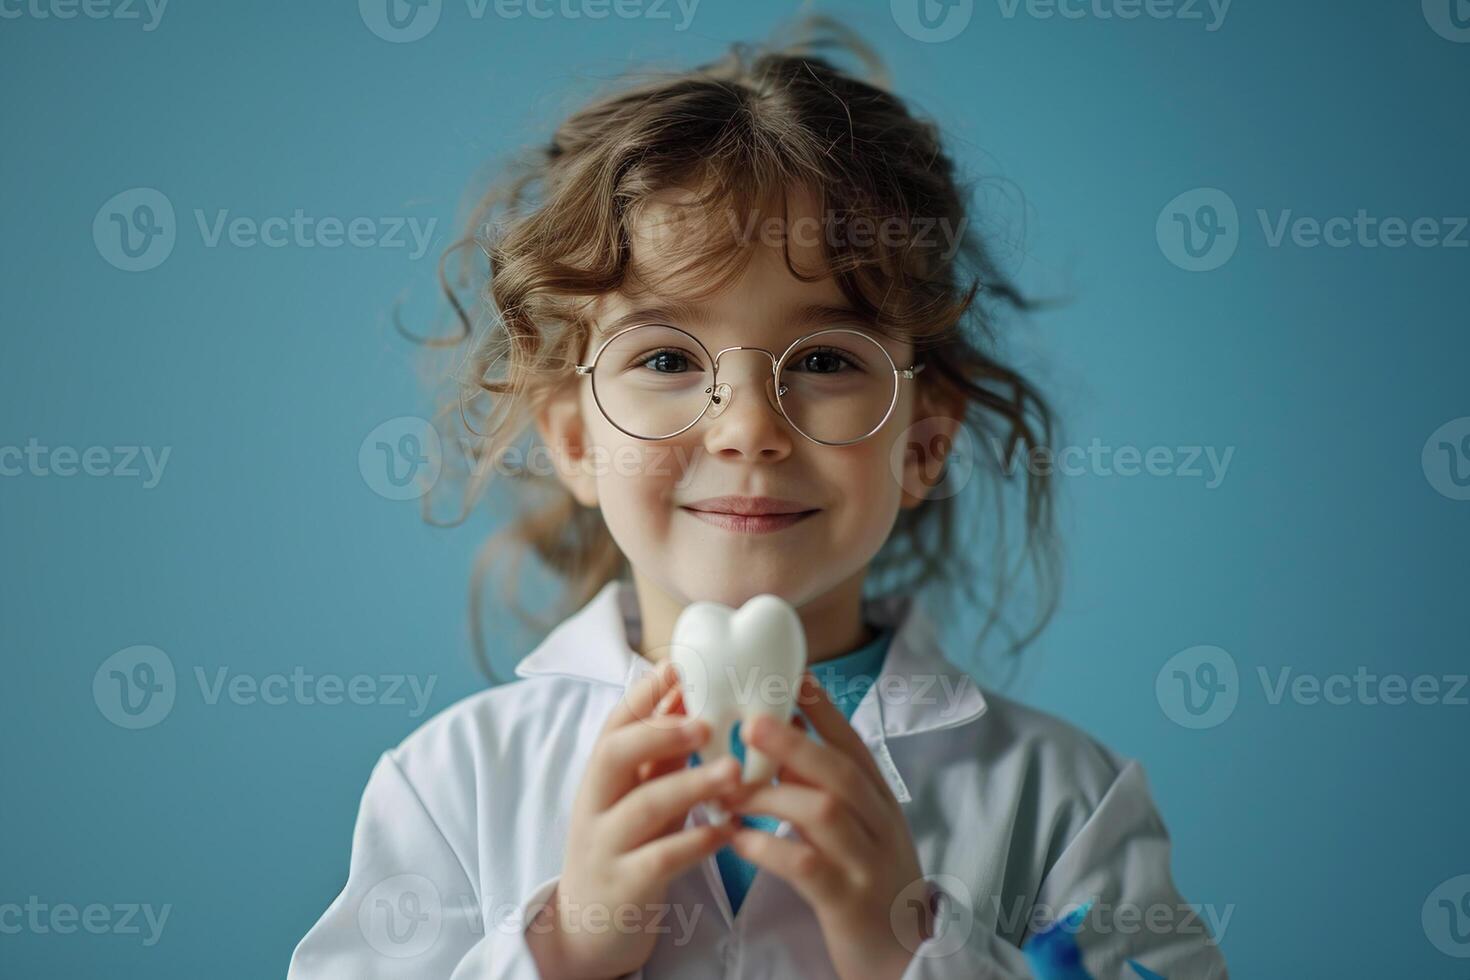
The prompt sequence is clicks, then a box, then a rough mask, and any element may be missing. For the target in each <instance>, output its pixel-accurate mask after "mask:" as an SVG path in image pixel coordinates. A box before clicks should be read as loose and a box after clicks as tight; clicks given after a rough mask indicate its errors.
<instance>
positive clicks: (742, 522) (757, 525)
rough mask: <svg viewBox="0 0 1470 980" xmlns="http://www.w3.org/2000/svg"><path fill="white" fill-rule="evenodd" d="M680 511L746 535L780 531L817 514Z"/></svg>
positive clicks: (707, 522) (682, 508)
mask: <svg viewBox="0 0 1470 980" xmlns="http://www.w3.org/2000/svg"><path fill="white" fill-rule="evenodd" d="M680 510H682V511H684V512H685V513H686V514H689V515H691V516H693V517H697V518H699V519H700V520H701V521H704V522H705V523H706V524H713V525H714V526H715V527H722V528H724V529H725V530H727V531H744V532H745V533H747V534H769V533H770V532H772V531H782V530H785V529H786V528H788V527H791V526H792V525H795V524H799V523H801V522H802V521H804V520H806V519H807V518H808V517H811V516H812V515H813V514H816V513H817V511H815V510H804V511H801V512H799V513H795V514H727V513H722V512H720V511H711V510H694V509H693V508H690V507H681V508H680Z"/></svg>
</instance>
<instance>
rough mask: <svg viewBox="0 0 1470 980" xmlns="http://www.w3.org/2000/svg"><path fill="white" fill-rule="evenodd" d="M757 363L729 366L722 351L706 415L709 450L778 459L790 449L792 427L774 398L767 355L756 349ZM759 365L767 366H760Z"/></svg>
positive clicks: (727, 356) (706, 437) (773, 385)
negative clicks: (737, 368)
mask: <svg viewBox="0 0 1470 980" xmlns="http://www.w3.org/2000/svg"><path fill="white" fill-rule="evenodd" d="M754 353H756V354H758V355H760V359H761V361H762V363H761V364H754V363H752V364H750V365H749V366H748V369H747V370H744V371H735V370H732V368H733V367H734V365H733V364H727V362H728V360H729V357H730V355H729V354H726V355H725V358H723V359H722V360H721V363H720V382H719V384H718V385H716V386H715V391H714V399H715V401H714V402H713V404H711V405H710V407H709V413H708V414H707V415H706V421H708V423H709V425H708V428H707V429H706V430H705V446H706V448H708V449H709V450H710V451H711V452H716V453H736V454H739V455H742V456H752V457H756V458H761V459H767V460H770V459H782V458H784V457H785V456H787V455H789V454H790V452H791V442H792V435H793V433H792V431H791V427H790V425H789V423H787V421H786V417H785V416H784V415H782V414H781V406H780V403H779V402H778V401H777V400H776V389H775V380H774V379H773V378H772V377H771V373H770V371H769V370H768V368H769V365H770V358H769V357H768V356H766V355H765V354H763V353H761V352H760V351H755V352H754ZM763 368H767V369H765V370H763Z"/></svg>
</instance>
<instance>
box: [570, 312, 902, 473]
mask: <svg viewBox="0 0 1470 980" xmlns="http://www.w3.org/2000/svg"><path fill="white" fill-rule="evenodd" d="M644 327H664V328H666V329H668V330H673V331H675V332H677V333H681V334H683V335H684V336H686V337H688V338H689V339H690V340H692V341H694V345H695V346H696V347H698V348H699V349H700V350H702V351H703V352H704V354H705V356H706V357H708V358H709V359H710V363H711V365H712V366H711V367H710V386H709V387H708V388H706V389H705V392H704V393H705V394H706V395H708V396H709V397H708V398H707V399H706V400H705V403H704V408H703V409H701V410H700V412H699V414H698V415H697V416H695V417H694V421H692V422H690V423H689V424H688V425H686V426H684V427H683V428H682V429H677V430H675V431H673V432H670V433H669V434H668V435H666V436H640V435H638V434H637V433H636V432H629V431H628V430H627V429H625V428H623V427H622V426H621V425H618V423H616V422H614V421H613V419H612V416H611V415H608V414H607V409H606V408H604V407H603V405H602V399H601V398H599V397H598V395H597V382H596V381H595V380H593V382H592V400H593V402H595V403H596V405H597V410H598V411H599V412H601V413H602V417H603V418H605V419H607V422H608V424H609V425H611V426H612V427H613V428H614V429H617V430H618V431H619V432H621V433H623V434H624V435H626V436H630V437H631V438H634V439H639V440H642V441H644V442H661V441H663V440H664V439H672V438H674V436H677V435H681V434H682V433H685V432H688V431H689V430H690V429H692V428H694V427H695V426H696V425H698V424H699V422H700V420H701V419H703V418H704V417H705V415H706V414H708V413H709V409H710V406H711V405H715V404H718V403H719V395H717V394H716V393H715V392H716V391H718V390H719V387H720V358H721V357H722V356H723V355H725V354H728V353H729V352H730V351H736V350H758V351H760V352H761V353H762V354H764V355H766V356H767V357H769V358H770V359H771V384H772V385H773V386H774V389H775V392H776V408H777V409H778V410H779V411H780V412H781V417H782V418H784V419H785V420H786V422H787V424H788V425H790V426H791V428H792V429H794V430H795V431H797V432H799V433H801V435H803V436H805V437H806V438H807V439H809V440H811V441H812V442H814V443H816V444H817V445H819V446H833V447H840V446H851V445H855V444H856V443H859V442H862V441H864V440H865V439H870V438H872V437H873V436H874V435H875V434H876V433H877V432H878V431H879V430H880V429H882V428H883V426H885V425H887V424H888V419H889V418H890V417H892V415H893V409H894V407H895V406H896V405H897V404H898V383H899V381H900V380H903V381H912V380H914V378H915V377H916V376H917V375H918V373H919V372H920V371H922V370H924V368H925V367H926V366H927V365H926V364H925V363H924V362H922V361H915V362H914V363H913V364H911V365H909V366H908V367H906V368H901V367H899V366H898V365H897V364H895V363H893V355H892V354H890V353H888V348H886V347H884V346H883V345H882V344H880V343H878V341H877V339H876V338H874V337H873V336H872V334H870V333H867V332H866V331H863V330H856V329H854V328H852V327H824V328H822V329H821V330H814V331H812V332H811V333H809V334H805V335H804V336H801V337H798V338H796V339H795V340H793V341H792V342H791V345H790V346H788V347H787V348H786V349H785V350H784V351H782V352H781V356H780V358H777V357H776V355H775V354H773V353H771V352H770V351H769V350H767V349H766V348H764V347H745V346H738V347H726V348H724V349H722V350H719V351H717V352H715V353H714V354H713V355H711V354H710V352H709V348H708V347H706V346H704V344H703V342H701V341H700V339H699V338H698V337H696V336H694V334H692V333H690V332H689V331H688V330H685V329H683V328H681V327H676V326H674V325H673V324H672V323H659V322H657V321H650V322H648V323H635V324H633V325H632V326H630V327H624V328H623V329H622V330H619V331H618V332H617V333H615V334H613V335H612V336H611V337H608V338H607V339H606V340H604V341H603V342H602V343H601V345H599V346H598V348H597V351H596V353H594V354H593V355H592V361H591V363H588V364H577V365H574V367H575V368H576V373H577V375H579V376H582V375H585V376H587V377H588V378H591V377H592V372H593V370H594V369H595V368H596V367H597V362H598V360H599V359H600V358H601V357H602V352H603V351H605V350H607V348H608V345H609V344H611V343H612V342H613V341H615V340H617V339H618V338H619V337H621V336H622V335H623V334H625V333H628V332H630V331H633V330H641V329H643V328H644ZM829 333H850V334H856V335H857V336H859V337H863V338H865V339H867V340H870V341H872V342H873V346H874V347H877V348H878V349H879V350H880V351H882V352H883V357H884V358H885V359H886V360H887V361H888V366H889V367H890V368H892V369H893V397H892V398H890V399H889V400H888V409H887V410H886V411H885V412H884V413H883V418H882V419H881V420H880V421H879V422H878V424H877V425H875V426H873V428H871V429H869V430H868V431H867V432H866V433H864V434H863V435H860V436H858V437H857V438H856V439H847V440H844V441H842V442H826V441H824V440H821V439H818V438H816V437H815V436H813V435H811V434H810V433H808V432H806V431H805V430H804V429H802V427H801V426H799V425H797V424H796V422H795V421H793V420H792V418H791V416H790V415H788V414H787V412H786V406H785V405H784V404H783V403H782V402H781V395H782V393H783V391H784V389H785V387H786V386H785V385H783V384H781V365H782V364H784V363H785V362H786V358H788V357H790V356H791V352H792V351H794V350H796V348H797V347H798V346H799V345H801V344H804V343H806V342H807V341H809V340H811V339H812V338H813V337H820V336H822V335H824V334H829ZM732 390H733V389H732Z"/></svg>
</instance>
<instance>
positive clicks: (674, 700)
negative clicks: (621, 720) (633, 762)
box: [638, 684, 689, 783]
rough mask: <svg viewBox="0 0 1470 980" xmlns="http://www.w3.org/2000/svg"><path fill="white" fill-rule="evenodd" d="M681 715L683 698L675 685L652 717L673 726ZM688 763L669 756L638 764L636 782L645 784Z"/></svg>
mask: <svg viewBox="0 0 1470 980" xmlns="http://www.w3.org/2000/svg"><path fill="white" fill-rule="evenodd" d="M683 714H684V701H683V696H682V694H681V692H680V690H679V685H678V684H675V685H674V686H672V687H670V688H669V690H668V692H667V693H666V694H664V697H663V700H662V701H660V702H659V703H658V707H656V708H654V709H653V717H654V718H656V719H660V720H662V719H667V720H668V722H669V724H674V723H675V721H676V719H678V720H682V716H683ZM688 762H689V760H688V759H687V758H678V757H674V756H670V757H669V758H667V759H661V760H650V761H647V762H642V763H639V765H638V781H639V782H640V783H646V782H648V781H649V780H650V779H657V778H658V777H659V776H663V775H666V774H667V773H671V772H675V771H677V770H679V769H682V768H684V766H686V765H687V764H688Z"/></svg>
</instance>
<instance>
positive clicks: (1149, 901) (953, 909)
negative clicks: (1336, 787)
mask: <svg viewBox="0 0 1470 980" xmlns="http://www.w3.org/2000/svg"><path fill="white" fill-rule="evenodd" d="M939 891H940V892H941V896H940V899H939V906H938V916H939V921H940V923H941V925H940V928H939V930H938V935H936V936H935V937H933V938H930V939H928V940H925V941H924V942H923V943H921V944H920V945H919V947H918V949H917V950H916V952H915V956H914V958H913V960H912V961H911V962H910V963H909V969H908V970H907V972H905V973H904V977H903V980H941V978H953V977H977V978H981V980H1022V978H1035V977H1037V974H1035V973H1033V972H1032V970H1031V968H1030V966H1029V965H1028V961H1027V959H1026V957H1025V956H1024V955H1023V954H1022V952H1021V950H1020V949H1018V948H1017V947H1015V946H1013V945H1011V944H1010V943H1008V942H1006V941H1005V940H1004V939H1002V938H1001V937H1000V936H997V935H996V934H995V933H994V932H993V931H991V930H990V929H986V928H983V927H982V926H981V925H980V923H979V922H977V921H975V920H974V918H973V912H972V911H971V910H972V909H973V905H969V904H968V903H969V902H970V901H973V900H974V898H975V896H968V895H960V896H957V895H954V894H952V893H951V891H950V890H949V889H945V888H943V887H940V888H939ZM1089 901H1090V902H1091V903H1092V906H1091V910H1090V911H1089V912H1088V914H1087V916H1086V918H1085V920H1084V921H1083V923H1082V924H1081V926H1080V927H1079V928H1078V929H1077V930H1076V936H1075V938H1076V942H1077V945H1078V947H1079V948H1080V949H1081V952H1082V963H1083V966H1084V967H1085V968H1086V969H1087V971H1088V972H1089V973H1090V974H1091V975H1092V976H1093V977H1095V978H1096V980H1140V978H1151V977H1155V976H1158V977H1166V978H1168V980H1220V978H1224V977H1227V976H1228V974H1227V972H1226V968H1225V960H1224V957H1223V956H1221V954H1220V949H1219V946H1218V945H1217V939H1216V938H1215V937H1213V936H1212V935H1211V933H1210V930H1209V926H1208V924H1207V922H1206V921H1205V920H1206V919H1207V918H1209V916H1206V915H1201V914H1200V912H1201V910H1200V907H1199V906H1191V905H1189V904H1188V903H1187V902H1185V900H1184V899H1183V898H1182V897H1181V896H1180V895H1179V893H1178V891H1177V890H1176V889H1175V887H1174V882H1173V878H1172V876H1171V874H1170V871H1169V835H1168V832H1167V831H1166V830H1165V828H1164V824H1163V821H1162V820H1161V819H1160V818H1159V815H1158V812H1157V810H1156V809H1155V807H1154V804H1153V800H1152V798H1151V797H1150V794H1149V791H1148V785H1147V783H1146V781H1145V779H1144V775H1143V770H1142V769H1141V768H1140V767H1139V766H1138V764H1137V763H1135V762H1128V763H1126V764H1125V765H1124V766H1123V768H1122V770H1121V771H1120V772H1119V773H1118V776H1117V778H1116V779H1115V780H1114V781H1113V783H1112V785H1111V786H1109V787H1108V789H1107V792H1106V793H1105V794H1104V795H1103V798H1102V800H1101V801H1100V802H1099V803H1098V805H1097V807H1096V808H1095V809H1094V810H1093V812H1092V813H1091V814H1090V815H1089V816H1088V817H1087V819H1086V820H1085V821H1084V822H1083V824H1082V826H1081V828H1080V829H1079V830H1078V832H1077V833H1076V834H1075V835H1074V836H1073V837H1072V839H1071V840H1070V841H1069V842H1068V844H1067V845H1066V847H1065V848H1064V849H1063V851H1062V853H1061V854H1060V855H1059V856H1058V857H1057V860H1056V861H1055V862H1054V863H1053V864H1052V866H1051V867H1050V868H1049V869H1047V872H1046V874H1045V877H1044V878H1043V880H1042V883H1041V886H1040V888H1039V889H1038V891H1037V895H1036V900H1035V902H1034V903H1033V907H1032V910H1031V911H1032V914H1031V916H1030V917H1029V919H1028V921H1030V922H1038V921H1039V922H1041V923H1045V922H1048V921H1050V920H1053V919H1056V918H1061V917H1063V916H1065V915H1066V914H1067V913H1069V912H1071V911H1072V910H1074V909H1076V908H1078V907H1079V906H1081V905H1083V904H1084V903H1087V902H1089ZM965 923H970V924H971V925H972V928H971V929H970V930H968V933H967V934H966V935H963V936H959V937H956V936H955V935H952V934H951V930H953V929H955V928H957V927H958V928H961V929H963V927H964V924H965ZM1223 924H1224V923H1223V922H1222V923H1221V925H1223ZM1134 964H1137V966H1136V967H1135V966H1134ZM1139 967H1141V968H1142V969H1139ZM1038 980H1044V978H1038Z"/></svg>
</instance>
